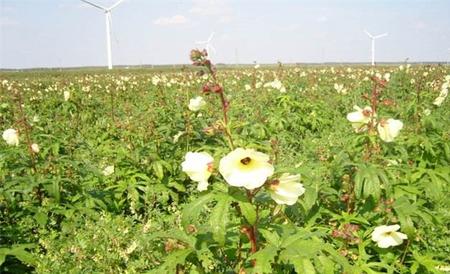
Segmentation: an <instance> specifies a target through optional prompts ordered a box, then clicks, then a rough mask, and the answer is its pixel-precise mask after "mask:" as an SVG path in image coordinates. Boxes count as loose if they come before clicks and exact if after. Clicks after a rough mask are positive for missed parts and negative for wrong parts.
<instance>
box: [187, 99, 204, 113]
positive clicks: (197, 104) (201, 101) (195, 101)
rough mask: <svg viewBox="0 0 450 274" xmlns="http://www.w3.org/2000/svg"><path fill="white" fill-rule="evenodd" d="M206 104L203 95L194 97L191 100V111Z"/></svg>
mask: <svg viewBox="0 0 450 274" xmlns="http://www.w3.org/2000/svg"><path fill="white" fill-rule="evenodd" d="M205 105H206V102H205V100H204V99H203V97H201V96H197V97H196V98H194V99H191V100H189V106H188V108H189V110H191V111H194V112H195V111H199V110H200V109H202V108H203V107H204V106H205Z"/></svg>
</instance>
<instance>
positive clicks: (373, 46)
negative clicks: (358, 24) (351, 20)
mask: <svg viewBox="0 0 450 274" xmlns="http://www.w3.org/2000/svg"><path fill="white" fill-rule="evenodd" d="M364 32H365V33H366V34H367V36H369V37H370V39H371V40H372V66H375V39H378V38H381V37H384V36H387V35H388V34H387V33H383V34H378V35H375V36H374V35H372V34H370V33H369V32H368V31H367V30H365V31H364Z"/></svg>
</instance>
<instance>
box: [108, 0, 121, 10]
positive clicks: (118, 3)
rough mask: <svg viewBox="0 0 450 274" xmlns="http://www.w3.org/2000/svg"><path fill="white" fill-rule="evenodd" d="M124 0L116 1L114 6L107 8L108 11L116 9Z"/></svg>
mask: <svg viewBox="0 0 450 274" xmlns="http://www.w3.org/2000/svg"><path fill="white" fill-rule="evenodd" d="M123 1H124V0H119V1H117V2H116V3H115V4H114V5H112V6H111V7H109V9H108V10H112V9H113V8H115V7H117V6H118V5H120V3H122V2H123Z"/></svg>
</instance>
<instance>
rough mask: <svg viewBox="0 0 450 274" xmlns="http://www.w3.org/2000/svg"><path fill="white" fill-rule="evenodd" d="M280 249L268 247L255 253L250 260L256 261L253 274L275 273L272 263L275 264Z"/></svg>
mask: <svg viewBox="0 0 450 274" xmlns="http://www.w3.org/2000/svg"><path fill="white" fill-rule="evenodd" d="M277 253H278V248H277V247H275V246H273V245H268V246H266V247H264V248H263V249H260V250H259V251H257V252H256V253H254V254H253V255H252V256H250V258H248V260H250V261H252V260H255V266H254V267H253V269H252V273H255V274H263V273H273V270H272V263H274V262H275V257H276V256H277Z"/></svg>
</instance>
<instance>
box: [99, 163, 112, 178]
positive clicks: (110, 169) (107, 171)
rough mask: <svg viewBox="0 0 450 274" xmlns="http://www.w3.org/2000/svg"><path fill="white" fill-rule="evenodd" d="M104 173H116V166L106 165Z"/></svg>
mask: <svg viewBox="0 0 450 274" xmlns="http://www.w3.org/2000/svg"><path fill="white" fill-rule="evenodd" d="M102 173H103V175H105V176H110V175H112V174H113V173H114V166H113V165H111V166H107V167H105V168H104V169H103V171H102Z"/></svg>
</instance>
